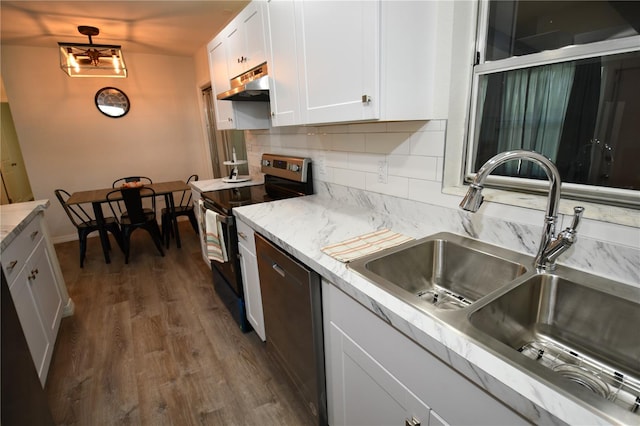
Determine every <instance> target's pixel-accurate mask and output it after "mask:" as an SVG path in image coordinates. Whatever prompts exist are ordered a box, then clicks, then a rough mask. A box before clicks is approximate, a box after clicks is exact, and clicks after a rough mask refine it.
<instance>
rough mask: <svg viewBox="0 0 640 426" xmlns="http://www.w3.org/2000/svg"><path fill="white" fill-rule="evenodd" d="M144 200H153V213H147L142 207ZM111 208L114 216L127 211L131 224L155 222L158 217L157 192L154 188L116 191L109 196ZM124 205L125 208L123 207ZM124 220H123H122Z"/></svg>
mask: <svg viewBox="0 0 640 426" xmlns="http://www.w3.org/2000/svg"><path fill="white" fill-rule="evenodd" d="M143 198H150V199H151V206H152V207H151V210H152V211H151V212H148V211H147V212H145V209H144V207H143V205H142V199H143ZM107 201H108V202H109V207H110V208H111V211H112V212H113V214H114V215H116V216H117V213H116V208H117V209H118V211H123V210H126V212H127V220H128V221H129V222H130V223H131V224H142V223H146V222H149V221H151V220H155V217H156V214H155V212H156V192H155V191H154V190H153V189H152V188H145V187H142V188H121V189H115V190H113V191H111V192H109V193H108V194H107ZM121 203H122V204H124V208H123V207H122V206H121ZM121 219H122V218H121Z"/></svg>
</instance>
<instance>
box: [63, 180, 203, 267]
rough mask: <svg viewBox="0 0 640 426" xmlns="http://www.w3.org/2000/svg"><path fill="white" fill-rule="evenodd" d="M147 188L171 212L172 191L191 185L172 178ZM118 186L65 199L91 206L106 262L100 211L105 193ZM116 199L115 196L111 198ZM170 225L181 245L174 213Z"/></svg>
mask: <svg viewBox="0 0 640 426" xmlns="http://www.w3.org/2000/svg"><path fill="white" fill-rule="evenodd" d="M144 186H145V187H147V188H151V189H153V191H154V192H155V195H156V196H164V198H165V205H166V206H167V208H168V209H170V210H171V211H172V212H173V211H174V210H175V202H174V200H173V193H174V192H182V191H190V190H191V187H190V186H189V185H188V184H187V183H186V182H184V181H182V180H173V181H167V182H158V183H151V184H145V185H144ZM116 189H119V188H113V187H112V188H101V189H90V190H87V191H77V192H74V193H73V194H71V196H70V197H69V199H68V200H67V204H71V205H73V204H87V203H91V205H92V207H93V213H94V214H95V218H96V222H97V223H98V232H99V233H100V243H101V244H102V252H103V253H104V260H105V262H106V263H111V257H110V256H109V236H108V235H107V230H106V229H105V227H104V214H103V213H102V204H103V203H106V202H108V200H107V194H109V193H110V192H111V191H114V190H116ZM113 199H117V197H116V198H112V200H113ZM171 226H172V228H173V231H174V235H175V237H176V245H177V247H178V248H180V247H181V243H180V233H179V231H178V221H177V218H176V216H175V215H174V214H172V215H171Z"/></svg>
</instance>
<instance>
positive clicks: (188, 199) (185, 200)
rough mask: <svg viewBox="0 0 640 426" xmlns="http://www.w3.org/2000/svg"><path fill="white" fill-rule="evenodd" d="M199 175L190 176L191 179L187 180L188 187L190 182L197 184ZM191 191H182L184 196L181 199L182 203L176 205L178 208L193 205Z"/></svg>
mask: <svg viewBox="0 0 640 426" xmlns="http://www.w3.org/2000/svg"><path fill="white" fill-rule="evenodd" d="M198 179H199V178H198V175H191V176H189V179H187V185H188V184H189V182H195V181H197V180H198ZM191 196H192V195H191V190H187V191H182V196H181V197H180V203H179V204H177V205H176V207H178V206H179V207H188V206H190V205H191Z"/></svg>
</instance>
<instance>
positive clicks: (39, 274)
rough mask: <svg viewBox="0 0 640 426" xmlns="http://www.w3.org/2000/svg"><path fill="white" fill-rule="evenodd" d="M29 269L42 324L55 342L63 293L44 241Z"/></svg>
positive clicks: (30, 261)
mask: <svg viewBox="0 0 640 426" xmlns="http://www.w3.org/2000/svg"><path fill="white" fill-rule="evenodd" d="M28 269H29V271H30V273H31V274H33V275H32V276H33V279H31V280H30V281H29V284H30V285H31V293H32V294H33V298H34V300H35V303H36V306H37V308H38V311H39V312H40V319H41V320H42V325H43V326H44V328H45V330H46V331H47V335H48V336H49V340H50V341H51V342H55V340H56V336H57V335H58V328H59V327H60V319H61V318H62V295H61V294H60V288H59V287H58V286H57V284H56V281H55V277H54V276H53V269H52V266H51V261H50V259H49V255H48V253H47V251H46V250H45V246H44V243H40V245H39V246H38V248H37V249H36V250H35V252H34V253H33V255H32V256H31V259H30V260H29V265H28Z"/></svg>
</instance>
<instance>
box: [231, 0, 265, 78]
mask: <svg viewBox="0 0 640 426" xmlns="http://www.w3.org/2000/svg"><path fill="white" fill-rule="evenodd" d="M224 33H225V34H226V39H225V41H224V43H225V44H226V45H227V60H228V68H229V78H234V77H237V76H238V75H240V74H242V73H243V72H245V71H248V70H250V69H251V68H253V67H255V66H257V65H260V64H261V63H263V62H265V61H266V60H267V54H266V49H265V34H264V23H263V20H262V4H261V2H257V1H253V2H251V3H249V5H247V7H245V8H244V9H243V10H242V11H241V12H240V13H239V14H238V16H237V17H236V18H235V19H234V20H233V21H232V22H231V24H229V26H227V28H225V32H224Z"/></svg>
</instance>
